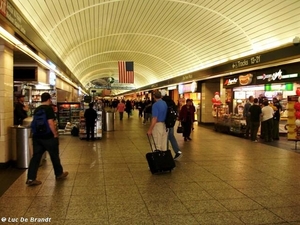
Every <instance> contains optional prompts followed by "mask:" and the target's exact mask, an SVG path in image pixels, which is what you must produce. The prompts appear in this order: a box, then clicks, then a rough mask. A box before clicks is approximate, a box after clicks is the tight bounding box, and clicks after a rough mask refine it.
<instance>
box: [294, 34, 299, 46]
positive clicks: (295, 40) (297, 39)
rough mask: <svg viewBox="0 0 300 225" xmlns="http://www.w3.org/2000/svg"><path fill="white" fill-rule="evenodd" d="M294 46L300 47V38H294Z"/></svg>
mask: <svg viewBox="0 0 300 225" xmlns="http://www.w3.org/2000/svg"><path fill="white" fill-rule="evenodd" d="M293 44H294V46H298V45H299V44H300V38H299V37H298V36H296V37H294V39H293Z"/></svg>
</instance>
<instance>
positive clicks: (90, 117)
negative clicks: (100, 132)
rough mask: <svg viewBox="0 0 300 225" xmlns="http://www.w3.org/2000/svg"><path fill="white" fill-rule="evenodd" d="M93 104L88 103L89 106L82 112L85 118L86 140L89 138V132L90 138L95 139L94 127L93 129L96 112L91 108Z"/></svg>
mask: <svg viewBox="0 0 300 225" xmlns="http://www.w3.org/2000/svg"><path fill="white" fill-rule="evenodd" d="M93 106H94V104H93V103H90V104H89V108H88V109H86V110H85V112H84V118H85V128H86V140H87V141H89V140H90V134H91V140H92V141H93V140H95V138H94V133H95V132H94V129H95V120H96V118H97V112H96V111H95V110H94V109H93Z"/></svg>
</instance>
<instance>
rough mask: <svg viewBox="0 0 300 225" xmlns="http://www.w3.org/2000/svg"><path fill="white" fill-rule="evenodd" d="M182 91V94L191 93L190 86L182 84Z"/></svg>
mask: <svg viewBox="0 0 300 225" xmlns="http://www.w3.org/2000/svg"><path fill="white" fill-rule="evenodd" d="M182 90H183V93H186V92H191V90H192V84H184V85H183V88H182Z"/></svg>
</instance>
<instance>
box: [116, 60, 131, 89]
mask: <svg viewBox="0 0 300 225" xmlns="http://www.w3.org/2000/svg"><path fill="white" fill-rule="evenodd" d="M118 66H119V83H130V84H133V83H134V71H133V62H124V61H119V62H118Z"/></svg>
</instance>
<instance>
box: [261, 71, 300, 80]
mask: <svg viewBox="0 0 300 225" xmlns="http://www.w3.org/2000/svg"><path fill="white" fill-rule="evenodd" d="M282 73H283V72H282V71H281V70H279V71H277V72H275V73H272V74H263V75H259V76H257V77H256V79H257V80H266V81H268V82H271V81H275V80H283V79H290V78H297V77H298V74H297V73H293V74H285V75H283V74H282Z"/></svg>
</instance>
